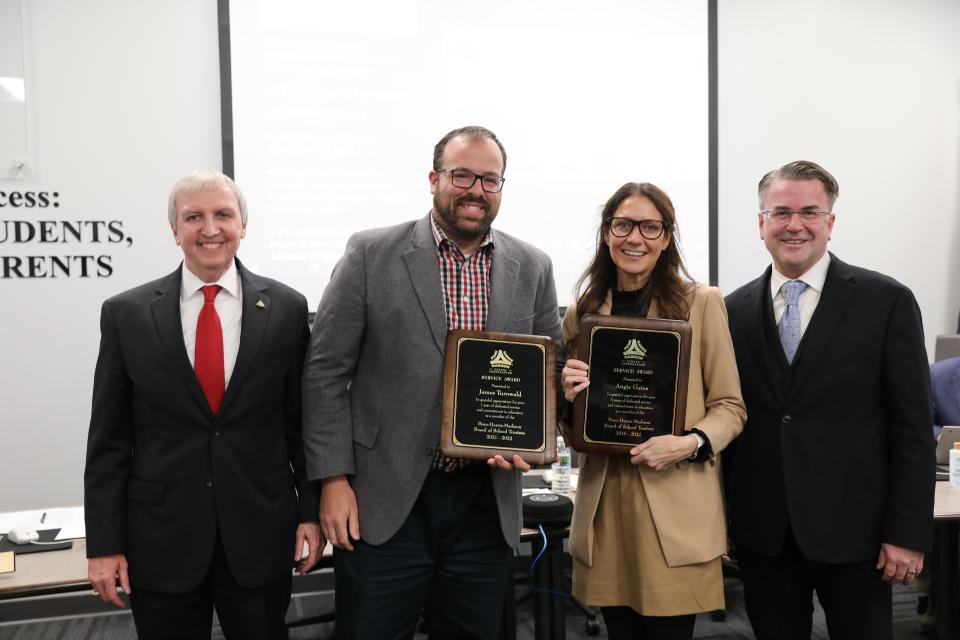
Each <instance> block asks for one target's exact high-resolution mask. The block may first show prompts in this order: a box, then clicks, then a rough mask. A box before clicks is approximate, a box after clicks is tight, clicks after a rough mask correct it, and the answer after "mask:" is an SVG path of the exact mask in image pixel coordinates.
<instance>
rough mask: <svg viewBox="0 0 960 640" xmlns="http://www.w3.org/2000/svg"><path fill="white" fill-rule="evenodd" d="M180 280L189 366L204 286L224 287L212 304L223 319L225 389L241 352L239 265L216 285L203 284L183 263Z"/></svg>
mask: <svg viewBox="0 0 960 640" xmlns="http://www.w3.org/2000/svg"><path fill="white" fill-rule="evenodd" d="M182 269H183V276H182V277H181V279H180V325H181V327H182V328H183V344H184V346H186V348H187V356H189V358H190V366H191V367H192V366H194V356H195V351H196V348H197V319H198V318H199V317H200V310H201V309H202V308H203V287H204V286H206V285H208V284H218V285H220V286H221V287H223V288H222V289H221V290H220V292H219V293H218V294H217V297H216V298H215V299H214V301H213V306H214V308H216V310H217V315H218V316H220V328H221V330H222V331H223V387H224V389H226V388H227V386H228V385H229V384H230V376H231V375H233V367H234V366H235V365H236V364H237V352H238V351H239V350H240V318H241V317H242V314H243V296H242V295H241V294H242V291H241V289H240V274H239V273H238V272H237V264H236V263H235V262H231V263H230V267H229V268H228V269H227V270H226V271H225V272H224V273H223V275H222V276H220V279H219V280H217V281H216V282H204V281H202V280H201V279H200V278H198V277H197V276H195V275H194V274H193V272H191V271H190V270H189V269H187V265H186V264H184V265H183V267H182Z"/></svg>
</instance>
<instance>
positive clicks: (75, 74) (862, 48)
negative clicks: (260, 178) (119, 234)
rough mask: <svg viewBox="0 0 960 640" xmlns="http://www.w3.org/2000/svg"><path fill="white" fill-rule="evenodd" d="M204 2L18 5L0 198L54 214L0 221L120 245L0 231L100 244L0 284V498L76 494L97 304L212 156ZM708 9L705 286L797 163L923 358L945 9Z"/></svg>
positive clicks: (948, 213) (40, 503) (214, 116)
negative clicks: (16, 84)
mask: <svg viewBox="0 0 960 640" xmlns="http://www.w3.org/2000/svg"><path fill="white" fill-rule="evenodd" d="M0 1H11V0H0ZM12 1H14V2H16V1H17V0H12ZM215 4H216V3H215V1H214V0H203V1H202V2H201V1H200V0H150V1H149V2H147V1H146V0H144V1H141V2H126V1H124V0H85V1H84V2H72V1H70V0H29V1H26V0H24V1H23V2H22V5H21V6H22V7H23V21H24V69H25V72H26V75H27V101H28V103H27V110H28V129H29V146H30V149H29V153H28V158H29V160H30V164H28V166H27V171H26V173H25V174H24V176H22V177H21V178H18V179H8V178H3V179H0V191H10V190H14V189H16V190H21V191H29V190H32V191H40V190H46V191H51V192H52V191H57V192H58V193H60V194H61V195H60V197H59V204H60V207H58V208H57V209H55V210H53V209H46V210H44V211H42V212H40V211H37V210H21V211H20V212H19V213H13V212H11V211H10V210H8V209H0V220H6V219H31V220H37V219H40V218H42V219H67V220H90V219H96V220H114V219H116V220H121V221H122V222H123V230H124V233H125V235H126V236H127V237H130V238H132V239H133V244H132V246H130V247H126V246H125V245H122V244H118V245H110V246H105V245H102V244H100V245H97V244H94V243H89V242H87V243H81V244H79V245H76V244H64V245H57V246H52V247H51V246H40V245H37V244H36V243H32V244H28V245H25V246H20V247H11V246H10V245H9V244H0V256H5V255H11V254H15V255H37V254H42V255H51V254H55V255H70V254H77V253H80V254H96V255H99V254H106V255H110V256H111V260H112V266H113V273H112V275H111V276H110V277H107V278H97V277H91V278H86V279H83V278H76V277H72V278H57V279H45V278H41V279H30V280H26V279H23V280H20V279H0V299H2V300H3V302H4V303H5V304H4V306H3V313H0V336H2V337H0V341H2V342H0V354H2V357H0V407H2V414H0V415H2V418H0V442H2V445H0V487H2V490H0V511H7V510H14V509H25V508H42V507H46V506H57V505H68V504H79V503H80V501H81V499H82V472H83V459H84V449H85V437H86V431H87V423H88V420H89V407H90V392H91V387H92V376H93V368H94V363H95V360H96V353H97V344H98V339H99V329H98V325H97V322H98V317H99V307H100V304H101V302H102V301H103V300H104V299H105V298H107V297H108V296H110V295H112V294H114V293H117V292H119V291H122V290H124V289H126V288H129V287H131V286H134V285H136V284H139V283H141V282H144V281H146V280H148V279H151V278H155V277H157V276H159V275H161V274H164V273H167V272H168V271H170V270H172V269H173V268H174V266H175V265H176V264H177V261H178V260H179V256H180V253H179V251H178V250H177V248H176V247H175V245H174V243H173V242H172V239H171V236H170V231H169V228H168V226H167V223H166V214H165V200H166V195H167V191H168V189H169V187H170V185H171V184H172V183H173V181H174V180H175V179H176V178H177V177H179V176H180V175H182V174H183V173H186V172H187V171H189V170H191V169H193V168H196V167H201V166H212V167H217V166H219V163H220V158H219V138H220V133H219V132H220V127H219V106H218V99H219V88H218V67H217V64H218V57H217V40H216V34H217V24H216V6H215ZM719 5H720V6H719V65H720V66H719V70H720V77H719V85H720V113H719V117H720V130H719V134H720V230H721V234H720V245H719V253H720V285H721V286H722V287H723V288H724V289H725V290H727V291H730V290H732V289H733V288H734V287H736V286H738V285H740V284H742V283H743V282H745V281H747V280H749V279H751V278H753V277H755V276H756V275H757V274H759V273H760V271H761V270H762V269H763V268H764V267H765V265H766V264H767V261H768V257H767V255H766V253H765V251H764V250H763V245H762V243H761V242H760V240H759V237H758V235H757V231H756V210H757V204H756V200H755V196H754V193H755V187H756V182H757V180H758V179H759V178H760V176H761V175H762V174H763V173H764V172H765V171H767V170H768V169H771V168H774V167H776V166H779V165H781V164H783V163H784V162H787V161H790V160H794V159H797V158H807V159H811V160H816V161H818V162H821V163H823V164H824V165H825V166H826V167H827V168H828V169H829V170H831V171H832V172H833V173H834V174H835V175H836V176H837V178H838V179H839V181H840V186H841V198H840V200H839V202H838V205H837V214H838V217H837V223H836V226H835V228H834V240H833V241H832V242H831V248H832V249H833V250H834V251H835V252H836V253H837V254H838V255H839V256H841V257H842V258H843V259H845V260H847V261H849V262H852V263H854V264H859V265H862V266H866V267H870V268H875V269H878V270H880V271H884V272H886V273H889V274H891V275H893V276H894V277H896V278H898V279H900V280H901V281H903V282H904V283H906V284H907V285H909V286H910V287H911V288H913V290H914V291H915V293H916V294H917V297H918V299H919V301H920V305H921V308H922V309H923V312H924V319H925V323H926V331H927V334H928V348H929V349H930V350H931V352H932V338H933V336H934V335H935V334H936V333H938V332H943V331H947V330H952V329H953V328H955V326H954V323H955V321H956V312H957V308H958V306H960V291H958V290H957V289H958V287H957V283H956V278H954V277H953V275H952V274H954V273H957V272H958V270H960V215H958V214H960V125H958V122H960V80H958V75H960V38H958V37H957V34H958V33H960V3H957V2H955V1H954V0H918V1H917V2H902V1H899V0H875V1H870V2H867V1H854V0H846V1H844V2H838V1H827V0H808V2H805V3H802V4H799V5H797V4H794V3H788V2H784V1H782V0H776V1H772V0H720V2H719ZM248 232H249V233H248V239H249V237H251V236H252V235H254V234H256V233H257V219H256V215H253V216H252V217H251V221H250V227H249V229H248ZM241 254H242V250H241ZM38 389H42V390H43V393H38V391H37V390H38Z"/></svg>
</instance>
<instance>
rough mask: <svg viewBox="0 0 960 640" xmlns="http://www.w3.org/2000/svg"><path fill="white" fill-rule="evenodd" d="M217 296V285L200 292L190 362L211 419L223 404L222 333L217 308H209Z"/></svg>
mask: <svg viewBox="0 0 960 640" xmlns="http://www.w3.org/2000/svg"><path fill="white" fill-rule="evenodd" d="M218 293H220V285H218V284H211V285H207V286H205V287H204V288H203V308H202V309H200V317H199V318H197V345H196V351H194V359H193V370H194V371H195V372H196V374H197V380H199V381H200V387H201V388H202V389H203V394H204V395H205V396H207V402H208V403H209V404H210V410H211V411H213V415H217V411H219V410H220V403H221V402H222V401H223V329H221V327H220V316H218V315H217V308H216V307H214V306H213V301H214V299H215V298H216V297H217V294H218Z"/></svg>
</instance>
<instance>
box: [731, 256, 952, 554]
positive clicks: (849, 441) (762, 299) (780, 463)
mask: <svg viewBox="0 0 960 640" xmlns="http://www.w3.org/2000/svg"><path fill="white" fill-rule="evenodd" d="M770 273H771V270H770V268H768V269H767V271H766V272H765V273H764V274H763V276H761V277H760V278H758V279H756V280H754V281H753V282H750V283H748V284H746V285H744V286H743V287H741V288H739V289H737V290H736V291H734V292H733V293H731V294H730V295H729V296H728V297H727V299H726V302H727V311H728V313H729V316H730V333H731V335H732V337H733V344H734V349H735V351H736V354H737V367H738V369H739V371H740V381H741V387H742V390H743V399H744V401H745V402H746V405H747V423H746V425H745V426H744V429H743V433H742V434H741V435H740V438H739V439H738V440H737V441H736V442H735V446H734V447H733V449H732V450H731V449H728V451H732V456H731V457H732V461H733V465H732V470H731V474H730V486H729V487H728V494H727V500H728V503H729V512H730V518H731V535H732V537H733V540H734V541H735V542H736V544H737V545H739V546H743V547H746V548H748V549H751V550H753V551H756V552H759V553H763V554H767V555H775V554H777V553H778V552H779V551H780V549H781V547H782V544H783V541H784V538H785V534H786V531H787V527H788V526H789V527H791V529H792V531H793V534H794V536H795V538H796V541H797V544H798V545H799V547H800V549H801V551H802V552H803V554H804V555H805V556H806V557H807V558H809V559H811V560H815V561H820V562H854V561H865V560H875V559H876V557H877V554H878V553H879V548H880V543H881V542H886V543H891V544H895V545H898V546H902V547H908V548H911V549H917V550H929V549H930V546H931V543H932V528H933V522H932V514H933V467H934V456H933V442H932V438H931V430H930V424H931V416H930V386H929V374H928V372H927V371H928V370H927V366H928V365H927V354H926V350H925V348H924V344H923V327H922V324H921V321H920V310H919V308H918V307H917V303H916V300H915V299H914V297H913V294H912V293H911V292H910V290H909V289H907V288H906V287H904V286H903V285H901V284H900V283H898V282H896V281H895V280H893V279H891V278H888V277H886V276H884V275H881V274H879V273H876V272H873V271H867V270H866V269H860V268H857V267H853V266H850V265H848V264H845V263H843V262H841V261H840V260H838V259H837V258H836V257H834V256H832V255H831V261H830V267H829V270H828V271H827V278H826V282H825V283H824V287H823V292H822V293H821V296H820V301H819V303H818V305H817V308H816V311H815V312H814V314H813V317H812V318H811V320H810V323H809V325H808V327H807V329H806V331H805V333H804V336H803V340H802V342H801V343H800V347H799V349H798V351H797V355H796V358H795V360H794V365H793V367H792V368H791V367H790V366H789V365H788V364H787V361H786V357H785V356H784V355H783V348H782V347H781V346H780V341H779V338H778V335H777V327H776V325H775V323H774V316H773V305H772V302H771V298H770Z"/></svg>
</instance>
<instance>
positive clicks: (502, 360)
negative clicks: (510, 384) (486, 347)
mask: <svg viewBox="0 0 960 640" xmlns="http://www.w3.org/2000/svg"><path fill="white" fill-rule="evenodd" d="M490 366H491V367H492V368H495V369H509V368H510V367H511V366H513V358H511V357H510V356H508V355H507V352H506V351H504V350H503V349H497V350H496V351H494V352H493V356H491V358H490Z"/></svg>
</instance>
